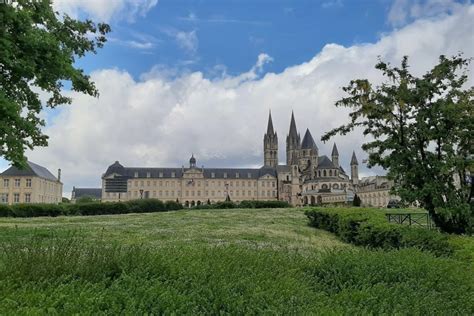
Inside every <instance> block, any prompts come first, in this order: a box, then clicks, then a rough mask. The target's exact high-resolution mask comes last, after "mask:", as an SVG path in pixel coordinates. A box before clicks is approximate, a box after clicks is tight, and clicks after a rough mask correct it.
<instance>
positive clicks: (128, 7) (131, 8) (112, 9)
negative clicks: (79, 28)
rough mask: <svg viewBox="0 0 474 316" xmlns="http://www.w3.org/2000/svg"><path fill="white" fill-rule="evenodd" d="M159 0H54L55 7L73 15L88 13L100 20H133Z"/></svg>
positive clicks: (143, 14) (142, 14)
mask: <svg viewBox="0 0 474 316" xmlns="http://www.w3.org/2000/svg"><path fill="white" fill-rule="evenodd" d="M157 3H158V0H112V1H110V0H54V2H53V6H54V9H55V10H57V11H59V12H63V13H67V14H69V15H71V16H73V17H77V16H79V14H86V15H88V16H90V17H92V18H94V19H98V20H99V21H103V22H109V21H110V20H111V19H112V18H118V19H123V18H124V19H127V20H129V21H133V20H134V19H135V18H136V17H137V16H145V14H146V13H147V12H148V11H149V10H150V9H151V8H153V7H154V6H155V5H156V4H157Z"/></svg>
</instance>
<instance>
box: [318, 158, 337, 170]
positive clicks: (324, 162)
mask: <svg viewBox="0 0 474 316" xmlns="http://www.w3.org/2000/svg"><path fill="white" fill-rule="evenodd" d="M333 168H337V167H336V166H335V165H334V164H333V163H332V161H331V159H329V158H328V156H326V155H323V156H319V157H318V168H317V169H333Z"/></svg>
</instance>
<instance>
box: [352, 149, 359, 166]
mask: <svg viewBox="0 0 474 316" xmlns="http://www.w3.org/2000/svg"><path fill="white" fill-rule="evenodd" d="M358 164H359V162H357V157H356V153H355V151H353V152H352V158H351V166H352V165H358Z"/></svg>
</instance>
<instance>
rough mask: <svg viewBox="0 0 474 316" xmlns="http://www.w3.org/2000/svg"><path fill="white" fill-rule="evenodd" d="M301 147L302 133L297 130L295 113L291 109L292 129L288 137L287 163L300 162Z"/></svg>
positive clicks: (294, 163)
mask: <svg viewBox="0 0 474 316" xmlns="http://www.w3.org/2000/svg"><path fill="white" fill-rule="evenodd" d="M299 149H300V135H299V134H298V131H297V130H296V122H295V115H294V114H293V111H291V121H290V131H289V133H288V136H287V137H286V164H287V165H288V166H290V165H297V164H298V150H299Z"/></svg>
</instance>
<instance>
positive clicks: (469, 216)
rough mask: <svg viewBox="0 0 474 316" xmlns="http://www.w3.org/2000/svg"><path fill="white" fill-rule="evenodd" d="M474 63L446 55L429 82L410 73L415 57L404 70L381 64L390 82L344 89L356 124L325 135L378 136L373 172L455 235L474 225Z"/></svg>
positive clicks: (372, 147) (372, 150)
mask: <svg viewBox="0 0 474 316" xmlns="http://www.w3.org/2000/svg"><path fill="white" fill-rule="evenodd" d="M470 61H471V60H470V59H465V58H463V56H462V55H457V56H453V57H451V58H447V57H445V56H440V58H439V63H438V64H437V65H436V66H435V67H433V68H432V69H431V70H430V71H428V72H427V73H426V74H425V75H423V76H422V77H416V76H414V75H412V74H411V73H410V71H409V66H408V58H407V57H404V58H403V60H402V62H401V67H393V66H391V65H390V64H388V63H385V62H383V61H379V62H378V64H377V65H376V68H377V69H379V70H381V71H382V73H383V75H384V76H385V77H386V78H387V80H386V81H385V82H384V83H383V84H381V85H380V86H374V85H373V84H371V83H370V82H369V81H368V80H360V79H359V80H352V81H351V82H350V84H349V85H348V86H347V87H344V88H343V90H344V91H345V92H346V93H347V94H348V96H347V97H345V98H343V99H341V100H340V101H338V102H337V103H336V106H342V107H348V108H351V109H352V111H351V113H350V114H349V116H350V121H349V123H347V124H345V125H343V126H340V127H338V128H335V129H333V130H331V131H329V132H328V133H326V134H325V135H324V136H323V137H322V140H323V141H327V140H328V139H330V138H331V137H332V136H334V135H336V134H342V135H345V134H347V133H348V132H351V131H352V130H353V129H354V128H362V129H363V133H364V135H369V136H371V138H373V140H372V141H369V142H367V143H365V144H363V146H362V148H363V149H364V150H366V151H367V152H369V159H368V165H369V167H370V166H375V165H379V166H382V167H383V168H385V169H388V170H389V171H388V176H389V177H390V178H392V179H394V181H395V188H394V191H395V192H394V193H396V194H398V195H399V196H400V197H401V198H402V199H403V200H404V201H406V202H409V203H413V202H418V203H421V205H422V206H423V207H425V208H426V209H427V210H428V211H429V212H430V214H431V215H432V217H433V219H434V221H435V222H436V224H437V225H438V226H439V227H440V228H441V229H443V230H444V231H447V232H458V233H463V232H466V231H469V229H472V224H473V211H472V205H471V206H469V203H470V201H471V200H472V198H473V191H472V186H471V185H470V179H471V178H470V176H469V174H472V172H473V171H474V170H473V160H472V153H473V134H472V131H473V130H474V87H466V82H467V80H468V76H467V68H468V65H469V63H470ZM455 179H456V181H455ZM469 227H471V228H469Z"/></svg>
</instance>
